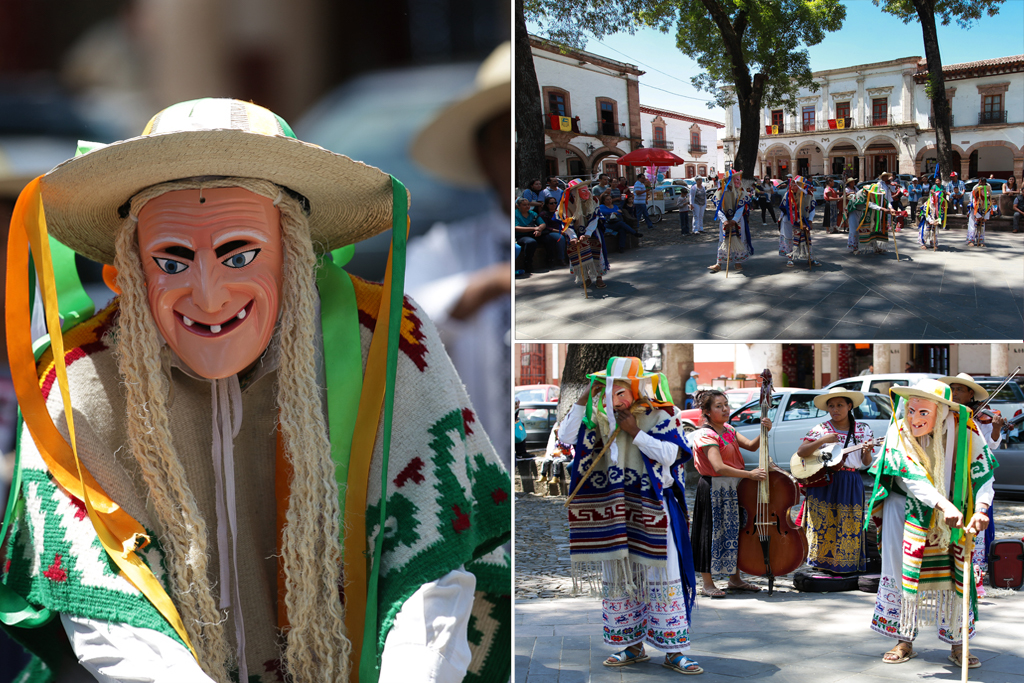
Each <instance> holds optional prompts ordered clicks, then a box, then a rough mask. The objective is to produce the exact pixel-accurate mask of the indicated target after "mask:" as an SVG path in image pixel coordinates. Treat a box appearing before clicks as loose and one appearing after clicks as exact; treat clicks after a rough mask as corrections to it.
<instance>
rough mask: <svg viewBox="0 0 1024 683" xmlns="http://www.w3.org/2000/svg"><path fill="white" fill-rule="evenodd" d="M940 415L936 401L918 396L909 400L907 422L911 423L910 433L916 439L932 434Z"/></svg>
mask: <svg viewBox="0 0 1024 683" xmlns="http://www.w3.org/2000/svg"><path fill="white" fill-rule="evenodd" d="M938 415H939V406H938V404H936V403H935V402H934V401H929V400H927V399H924V398H919V397H917V396H913V397H911V398H910V399H908V400H907V421H908V422H909V423H910V433H911V434H913V435H914V436H915V437H921V436H925V435H927V434H931V433H932V430H933V429H935V420H936V418H937V417H938Z"/></svg>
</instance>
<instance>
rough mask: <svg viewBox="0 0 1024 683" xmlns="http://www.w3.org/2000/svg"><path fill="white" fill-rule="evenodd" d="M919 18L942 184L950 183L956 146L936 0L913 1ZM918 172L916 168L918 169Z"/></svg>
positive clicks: (936, 158) (936, 154)
mask: <svg viewBox="0 0 1024 683" xmlns="http://www.w3.org/2000/svg"><path fill="white" fill-rule="evenodd" d="M914 8H915V9H916V10H917V18H918V19H919V20H920V22H921V33H922V34H923V36H924V54H925V58H926V59H927V60H928V80H929V82H930V83H931V91H932V116H933V118H934V119H935V160H936V161H937V162H938V164H939V172H940V173H941V174H942V180H943V182H945V181H947V180H949V172H950V171H956V172H957V175H959V172H960V169H958V168H953V145H952V142H951V140H950V136H949V116H950V112H949V101H948V100H947V99H946V84H945V81H944V80H943V78H942V57H941V56H940V55H939V37H938V34H937V33H936V32H935V0H914ZM915 172H916V169H915Z"/></svg>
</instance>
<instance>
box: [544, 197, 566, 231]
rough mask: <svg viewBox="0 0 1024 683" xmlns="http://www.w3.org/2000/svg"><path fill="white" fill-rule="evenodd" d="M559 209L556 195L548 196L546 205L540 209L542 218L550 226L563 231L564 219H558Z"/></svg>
mask: <svg viewBox="0 0 1024 683" xmlns="http://www.w3.org/2000/svg"><path fill="white" fill-rule="evenodd" d="M557 211H558V202H556V201H555V199H554V197H548V198H547V199H545V200H544V205H543V206H542V207H541V209H540V218H541V220H542V221H544V225H546V226H547V227H548V228H550V229H551V230H555V231H557V232H561V231H562V228H563V227H564V226H563V225H562V221H560V220H558V216H556V215H555V214H556V213H557Z"/></svg>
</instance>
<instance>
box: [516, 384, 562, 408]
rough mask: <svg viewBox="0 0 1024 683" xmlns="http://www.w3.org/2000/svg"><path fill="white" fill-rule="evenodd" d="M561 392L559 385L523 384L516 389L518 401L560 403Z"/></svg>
mask: <svg viewBox="0 0 1024 683" xmlns="http://www.w3.org/2000/svg"><path fill="white" fill-rule="evenodd" d="M560 391H561V390H560V389H559V387H558V385H557V384H521V385H519V386H518V387H515V393H516V400H517V401H540V402H548V401H554V402H555V403H558V396H559V393H560Z"/></svg>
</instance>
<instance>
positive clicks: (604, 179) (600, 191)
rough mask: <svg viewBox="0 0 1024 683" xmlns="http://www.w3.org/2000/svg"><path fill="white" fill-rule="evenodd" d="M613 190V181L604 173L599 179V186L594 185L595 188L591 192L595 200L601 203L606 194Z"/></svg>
mask: <svg viewBox="0 0 1024 683" xmlns="http://www.w3.org/2000/svg"><path fill="white" fill-rule="evenodd" d="M611 190H612V186H611V181H610V180H609V179H608V176H607V175H605V174H604V173H602V174H601V175H599V176H598V177H597V185H594V188H593V189H592V190H591V192H592V193H593V194H594V199H596V200H597V201H598V202H600V201H601V197H602V196H604V193H605V192H611Z"/></svg>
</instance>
